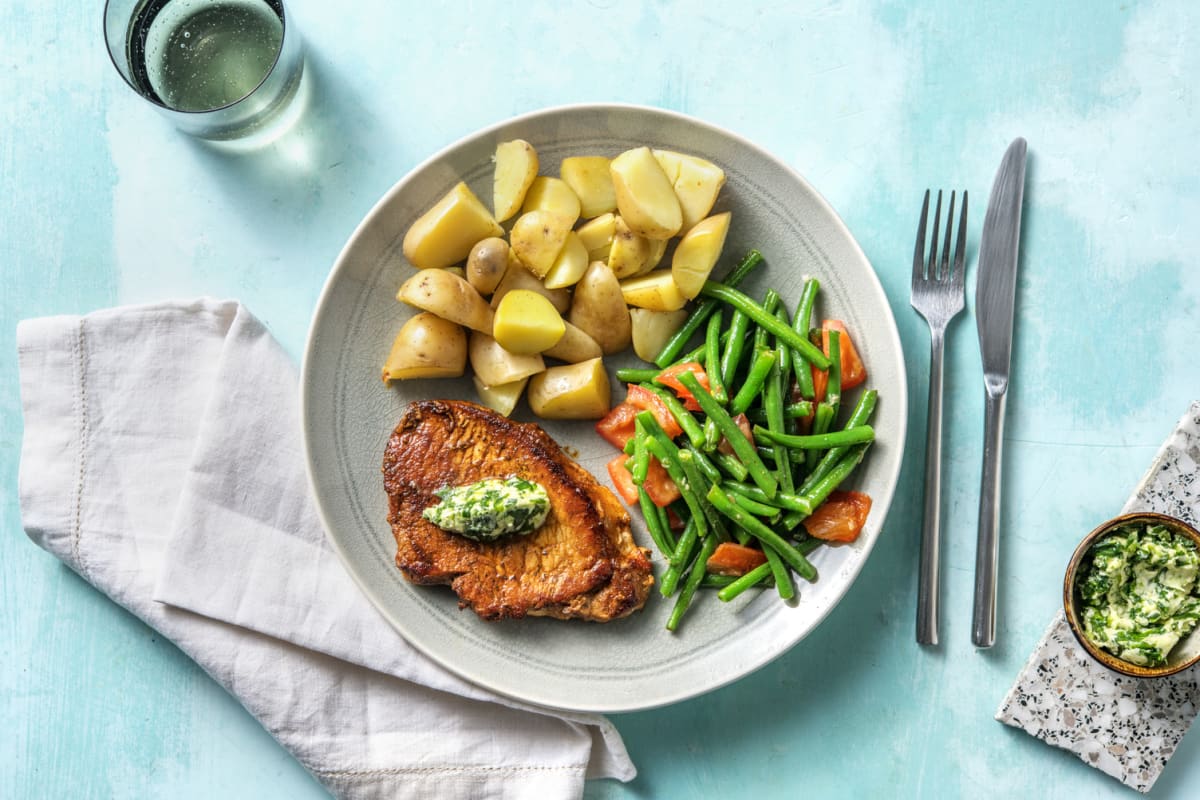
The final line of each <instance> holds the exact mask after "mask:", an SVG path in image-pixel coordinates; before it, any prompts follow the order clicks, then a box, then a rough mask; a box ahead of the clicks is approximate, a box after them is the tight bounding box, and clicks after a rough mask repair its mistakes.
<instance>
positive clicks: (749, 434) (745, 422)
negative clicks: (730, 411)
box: [717, 414, 754, 456]
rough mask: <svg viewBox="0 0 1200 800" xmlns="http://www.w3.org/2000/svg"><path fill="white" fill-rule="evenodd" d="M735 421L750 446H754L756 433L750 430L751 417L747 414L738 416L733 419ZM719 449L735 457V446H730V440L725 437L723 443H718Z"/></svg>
mask: <svg viewBox="0 0 1200 800" xmlns="http://www.w3.org/2000/svg"><path fill="white" fill-rule="evenodd" d="M733 421H734V422H736V423H737V426H738V428H739V429H740V430H741V432H742V435H743V436H745V437H746V439H747V440H748V441H749V442H750V444H754V432H753V431H752V430H750V419H749V417H747V416H746V415H745V414H738V415H737V416H736V417H734V418H733ZM717 449H718V450H720V451H721V452H722V453H724V454H726V455H730V456H731V455H733V446H732V445H730V444H729V440H728V439H726V438H725V437H724V436H722V437H721V441H720V442H718V443H717Z"/></svg>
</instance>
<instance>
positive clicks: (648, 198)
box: [609, 147, 683, 239]
mask: <svg viewBox="0 0 1200 800" xmlns="http://www.w3.org/2000/svg"><path fill="white" fill-rule="evenodd" d="M609 172H610V173H611V174H612V179H613V188H614V190H615V191H616V194H617V211H618V212H620V215H621V217H622V218H624V220H625V222H626V224H628V225H629V227H630V229H632V230H633V231H634V232H635V233H637V234H639V235H641V236H645V237H646V238H647V239H670V238H671V237H672V236H674V235H675V234H677V233H679V228H680V227H681V226H682V225H683V212H682V210H681V209H680V207H679V198H678V197H677V196H676V195H675V188H674V187H673V186H672V185H671V181H670V180H668V178H667V173H665V172H663V168H662V167H661V166H660V165H659V163H658V161H657V160H656V159H655V158H654V154H653V153H652V152H650V148H649V147H638V148H635V149H633V150H626V151H625V152H624V153H621V155H619V156H617V157H616V158H614V159H613V160H612V165H611V166H610V168H609Z"/></svg>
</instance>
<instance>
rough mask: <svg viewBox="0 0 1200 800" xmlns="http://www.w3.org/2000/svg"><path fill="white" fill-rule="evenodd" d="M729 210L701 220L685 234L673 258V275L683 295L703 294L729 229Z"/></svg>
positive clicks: (691, 296)
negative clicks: (705, 283) (702, 290)
mask: <svg viewBox="0 0 1200 800" xmlns="http://www.w3.org/2000/svg"><path fill="white" fill-rule="evenodd" d="M729 218H730V213H729V212H728V211H726V212H725V213H723V214H716V215H714V216H711V217H709V218H707V219H704V220H701V221H700V222H698V223H696V225H695V226H694V227H693V228H692V229H691V230H690V231H688V232H687V233H686V234H684V236H683V238H682V239H680V240H679V244H678V245H677V246H676V247H675V255H674V256H673V257H672V258H671V277H672V278H674V279H675V285H676V286H678V287H679V291H680V292H682V293H683V296H684V297H686V298H688V299H689V300H691V299H692V298H693V297H695V296H696V295H698V294H700V290H701V289H702V288H703V287H704V282H705V281H706V280H708V276H709V274H710V273H712V270H713V267H714V266H716V263H717V259H718V258H720V257H721V250H722V249H723V248H724V247H725V236H726V234H728V233H729Z"/></svg>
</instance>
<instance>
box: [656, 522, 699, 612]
mask: <svg viewBox="0 0 1200 800" xmlns="http://www.w3.org/2000/svg"><path fill="white" fill-rule="evenodd" d="M695 547H696V523H695V522H694V521H693V520H691V519H688V521H687V524H686V525H684V526H683V533H682V534H681V535H680V537H679V543H678V544H677V545H676V546H675V553H676V556H678V558H672V559H671V560H669V561H668V562H667V569H666V571H665V572H664V573H663V576H662V581H660V582H659V584H658V591H659V593H660V594H662V596H663V597H670V596H671V595H673V594H675V588H676V586H678V584H679V579H680V577H682V576H683V573H684V571H685V570H686V569H687V567H688V564H689V562H690V560H691V558H692V550H693V549H695ZM685 549H686V551H687V552H686V553H685V554H683V555H682V556H679V553H680V551H682V550H685Z"/></svg>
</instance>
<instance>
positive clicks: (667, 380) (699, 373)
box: [657, 361, 709, 411]
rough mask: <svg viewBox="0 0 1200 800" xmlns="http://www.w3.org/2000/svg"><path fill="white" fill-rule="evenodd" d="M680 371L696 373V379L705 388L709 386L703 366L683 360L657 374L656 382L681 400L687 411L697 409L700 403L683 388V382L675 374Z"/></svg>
mask: <svg viewBox="0 0 1200 800" xmlns="http://www.w3.org/2000/svg"><path fill="white" fill-rule="evenodd" d="M681 372H692V373H695V375H696V381H697V382H699V384H700V385H701V386H703V387H704V388H705V389H708V388H709V384H708V373H706V372H705V371H704V367H702V366H700V365H699V364H698V363H696V362H695V361H684V362H683V363H682V364H676V365H674V366H671V367H667V368H666V369H664V370H663V371H662V372H660V373H659V374H658V378H657V380H658V382H659V383H661V384H662V385H663V386H666V387H667V388H669V389H670V390H671V391H673V392H675V394H676V395H677V396H678V397H679V399H680V400H682V401H683V407H684V408H686V409H688V410H689V411H699V410H700V404H699V403H697V402H696V398H694V397H692V393H691V392H689V391H688V390H687V389H685V388H684V386H683V384H682V383H680V382H679V379H678V378H676V377H675V376H676V375H678V374H679V373H681Z"/></svg>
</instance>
